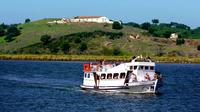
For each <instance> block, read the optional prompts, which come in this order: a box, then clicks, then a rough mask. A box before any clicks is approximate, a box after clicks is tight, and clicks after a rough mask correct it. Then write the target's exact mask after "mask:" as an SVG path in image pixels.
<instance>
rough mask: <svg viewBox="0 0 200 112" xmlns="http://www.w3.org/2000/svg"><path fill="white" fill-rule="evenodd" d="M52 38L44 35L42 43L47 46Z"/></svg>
mask: <svg viewBox="0 0 200 112" xmlns="http://www.w3.org/2000/svg"><path fill="white" fill-rule="evenodd" d="M50 39H51V36H50V35H42V36H41V39H40V41H41V42H42V43H43V44H44V45H45V44H48V43H49V42H50Z"/></svg>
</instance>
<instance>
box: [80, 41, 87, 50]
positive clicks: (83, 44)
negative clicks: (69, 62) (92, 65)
mask: <svg viewBox="0 0 200 112" xmlns="http://www.w3.org/2000/svg"><path fill="white" fill-rule="evenodd" d="M79 50H80V51H81V52H84V51H85V50H87V44H86V43H82V44H81V45H80V47H79Z"/></svg>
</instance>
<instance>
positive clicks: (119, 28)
mask: <svg viewBox="0 0 200 112" xmlns="http://www.w3.org/2000/svg"><path fill="white" fill-rule="evenodd" d="M122 28H123V26H122V25H121V23H119V22H118V21H114V22H113V24H112V29H116V30H121V29H122Z"/></svg>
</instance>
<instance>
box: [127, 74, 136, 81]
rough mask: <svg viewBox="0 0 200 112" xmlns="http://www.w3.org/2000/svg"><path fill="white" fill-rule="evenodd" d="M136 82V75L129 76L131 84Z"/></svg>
mask: <svg viewBox="0 0 200 112" xmlns="http://www.w3.org/2000/svg"><path fill="white" fill-rule="evenodd" d="M135 81H137V77H136V75H135V74H134V73H131V74H130V76H129V81H128V82H129V83H130V82H135Z"/></svg>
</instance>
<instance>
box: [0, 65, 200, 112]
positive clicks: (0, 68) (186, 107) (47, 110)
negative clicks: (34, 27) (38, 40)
mask: <svg viewBox="0 0 200 112" xmlns="http://www.w3.org/2000/svg"><path fill="white" fill-rule="evenodd" d="M83 63H84V62H73V61H70V62H58V61H0V112H111V111H113V112H128V111H130V112H196V111H199V110H200V64H157V66H156V69H157V70H159V71H160V72H161V73H162V74H163V75H164V85H163V86H162V87H161V88H160V90H159V92H160V94H158V95H152V94H151V95H150V94H148V95H144V94H143V95H141V94H120V93H103V92H92V91H84V90H81V89H80V87H79V85H80V84H82V76H83V72H82V64H83Z"/></svg>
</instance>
